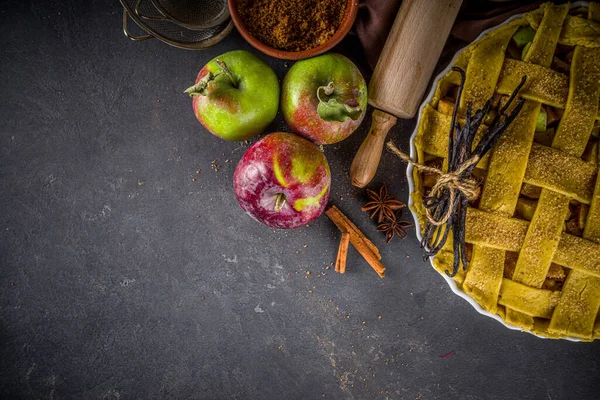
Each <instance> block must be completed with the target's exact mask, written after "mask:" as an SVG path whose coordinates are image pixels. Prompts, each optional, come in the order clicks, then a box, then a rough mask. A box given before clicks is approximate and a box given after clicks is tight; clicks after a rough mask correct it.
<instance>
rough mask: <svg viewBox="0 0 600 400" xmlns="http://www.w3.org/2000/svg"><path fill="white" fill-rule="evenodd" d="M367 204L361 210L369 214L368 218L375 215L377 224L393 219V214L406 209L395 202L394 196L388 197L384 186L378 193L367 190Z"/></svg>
mask: <svg viewBox="0 0 600 400" xmlns="http://www.w3.org/2000/svg"><path fill="white" fill-rule="evenodd" d="M367 196H369V200H370V201H369V202H368V203H366V204H365V205H364V206H363V207H362V208H361V210H363V211H364V212H369V213H370V217H371V218H374V217H375V216H376V215H377V223H381V222H382V221H383V220H384V219H385V218H389V219H393V218H395V216H394V212H395V211H396V210H400V209H401V208H403V207H406V204H404V203H403V202H401V201H399V200H396V196H390V195H388V190H387V187H386V186H385V184H384V185H382V186H381V189H379V193H377V192H375V191H373V190H370V189H367Z"/></svg>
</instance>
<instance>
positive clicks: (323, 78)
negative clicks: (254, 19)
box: [281, 53, 367, 144]
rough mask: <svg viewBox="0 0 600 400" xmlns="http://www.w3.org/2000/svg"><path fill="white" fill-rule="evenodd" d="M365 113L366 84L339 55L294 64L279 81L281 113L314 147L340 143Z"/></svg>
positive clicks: (291, 126)
mask: <svg viewBox="0 0 600 400" xmlns="http://www.w3.org/2000/svg"><path fill="white" fill-rule="evenodd" d="M366 110H367V84H366V82H365V80H364V78H363V77H362V75H361V73H360V71H359V70H358V68H357V67H356V65H354V63H352V61H350V60H349V59H348V58H346V57H344V56H343V55H341V54H335V53H330V54H324V55H321V56H318V57H314V58H309V59H307V60H302V61H298V62H297V63H296V64H294V66H293V67H292V68H290V70H289V72H288V73H287V75H286V76H285V78H284V79H283V85H282V90H281V112H282V113H283V117H284V118H285V121H286V123H287V124H288V125H289V127H290V128H291V129H292V130H293V131H294V132H296V133H298V134H299V135H302V136H304V137H305V138H307V139H309V140H312V141H313V142H314V143H316V144H331V143H336V142H339V141H341V140H344V139H345V138H347V137H348V136H350V134H351V133H352V132H354V131H355V130H356V128H358V126H359V125H360V123H361V122H362V120H363V118H364V116H365V112H366Z"/></svg>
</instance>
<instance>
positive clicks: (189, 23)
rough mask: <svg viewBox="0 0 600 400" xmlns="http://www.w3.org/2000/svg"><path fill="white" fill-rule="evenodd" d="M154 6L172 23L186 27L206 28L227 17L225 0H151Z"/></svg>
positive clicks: (227, 11) (227, 10)
mask: <svg viewBox="0 0 600 400" xmlns="http://www.w3.org/2000/svg"><path fill="white" fill-rule="evenodd" d="M151 1H152V4H154V7H156V9H157V10H158V11H159V12H160V13H161V14H162V15H164V16H165V18H167V19H170V20H172V21H173V22H174V23H176V24H178V25H181V26H183V27H184V28H188V29H193V30H195V29H208V28H213V27H215V26H218V25H220V24H221V23H223V22H224V21H225V20H226V19H227V18H228V17H229V9H228V8H227V0H209V1H199V0H151Z"/></svg>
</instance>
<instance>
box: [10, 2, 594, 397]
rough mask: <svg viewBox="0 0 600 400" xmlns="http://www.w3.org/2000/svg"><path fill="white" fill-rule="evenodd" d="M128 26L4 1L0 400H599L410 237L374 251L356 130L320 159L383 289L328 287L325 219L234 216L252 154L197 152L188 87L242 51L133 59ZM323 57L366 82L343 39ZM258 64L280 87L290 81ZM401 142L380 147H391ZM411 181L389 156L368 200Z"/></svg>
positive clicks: (397, 133) (76, 7)
mask: <svg viewBox="0 0 600 400" xmlns="http://www.w3.org/2000/svg"><path fill="white" fill-rule="evenodd" d="M121 17H122V9H121V6H120V4H119V3H118V2H116V1H114V2H109V1H102V2H100V1H90V2H76V1H17V0H12V1H6V0H5V1H3V2H2V3H0V33H1V35H0V54H1V59H0V74H1V75H0V76H1V79H0V93H1V94H2V102H1V103H0V121H1V127H0V272H1V274H0V287H1V289H0V301H1V308H0V346H1V350H0V398H2V399H13V398H15V399H17V398H23V399H35V398H40V399H71V398H72V399H81V398H83V399H163V398H165V399H167V398H172V399H187V398H190V399H191V398H193V399H321V398H326V399H459V398H460V399H593V398H596V399H597V398H599V393H600V381H599V378H600V374H599V367H598V360H599V359H600V347H599V344H598V343H592V344H590V343H571V342H566V341H553V340H542V339H539V338H537V337H534V336H533V335H530V334H527V333H521V332H515V331H511V330H509V329H507V328H505V327H503V326H502V325H501V324H499V323H498V322H496V321H494V320H492V319H490V318H487V317H484V316H481V315H479V314H478V313H477V312H476V311H475V310H474V309H473V308H472V307H471V306H470V305H469V304H468V303H467V302H466V301H464V300H463V299H461V298H459V297H457V296H455V295H454V294H453V293H452V292H451V290H450V288H449V287H448V286H447V284H446V283H445V282H444V280H443V279H442V277H441V276H439V275H438V274H437V272H435V271H434V270H433V269H432V268H431V267H430V265H429V264H428V263H424V262H423V261H422V259H421V252H420V248H419V245H418V243H417V240H416V238H415V237H414V229H411V230H410V232H409V233H410V236H409V238H407V239H406V240H404V241H396V240H394V241H393V242H392V243H391V244H390V245H388V246H386V245H385V243H384V238H383V236H382V235H381V234H379V233H378V232H376V231H375V226H374V223H373V222H372V221H371V220H369V218H368V216H367V215H366V214H364V213H362V212H361V211H360V206H361V204H362V202H363V201H364V199H365V193H364V191H363V190H359V189H356V188H353V187H352V186H351V185H350V181H349V178H348V173H347V172H348V168H349V165H350V162H351V159H352V157H353V155H354V153H355V151H356V150H357V148H358V146H359V144H360V142H361V140H362V138H363V137H364V135H365V133H366V131H367V129H368V126H369V124H370V120H369V118H367V119H366V120H365V122H364V123H363V126H362V127H361V129H360V131H358V132H357V133H356V134H354V135H353V136H352V137H351V138H350V139H348V140H346V141H344V142H342V143H340V144H338V145H333V146H326V147H325V153H326V156H327V158H328V159H329V162H330V164H331V169H332V174H333V190H332V196H331V202H332V203H333V204H336V205H338V206H339V207H340V208H341V209H342V210H343V211H344V212H346V213H347V214H348V215H349V216H350V217H351V219H353V220H354V221H355V222H356V223H357V225H358V226H359V227H360V228H362V229H363V230H364V232H365V233H366V234H367V235H368V236H369V237H371V238H372V239H373V241H374V242H375V243H376V244H377V245H378V246H379V248H380V249H381V252H382V256H383V262H384V263H385V265H386V266H387V268H388V269H387V276H386V277H385V279H380V278H378V277H377V275H376V274H375V273H374V272H373V271H372V270H371V269H370V268H369V267H368V265H366V264H365V262H364V261H363V260H362V259H361V258H360V257H359V256H358V254H357V253H356V252H355V251H354V250H351V251H350V254H349V262H348V272H347V273H346V274H345V275H343V276H340V275H338V274H336V273H334V272H333V268H331V269H329V266H331V265H333V263H334V260H335V256H336V251H337V246H338V240H339V238H340V235H339V232H338V231H337V229H336V228H335V227H334V226H333V224H332V223H331V222H330V221H329V220H328V219H327V218H326V217H325V216H322V217H321V218H319V219H318V220H317V221H316V222H314V223H312V224H310V226H308V227H303V228H300V229H298V230H295V231H274V230H272V229H268V228H266V227H264V226H262V225H260V224H258V223H257V222H255V221H254V220H252V219H251V218H250V217H248V216H246V215H245V214H244V213H243V212H242V210H241V209H240V208H239V206H238V205H237V203H236V200H235V198H234V195H233V191H232V174H233V171H234V168H235V165H236V163H237V161H238V160H239V159H240V157H241V156H242V154H243V152H244V149H245V148H246V147H247V146H248V145H247V144H243V143H232V142H225V141H222V140H220V139H218V138H216V137H213V136H212V135H210V134H208V133H207V132H206V131H205V130H204V129H203V128H202V127H201V126H200V124H199V123H198V122H197V121H196V119H195V117H194V115H193V113H192V110H191V102H190V99H189V98H188V97H187V96H186V95H184V94H183V93H182V91H183V89H185V88H186V87H187V86H188V85H190V84H191V83H192V82H193V79H194V78H195V76H196V74H197V72H198V70H199V69H200V68H201V67H202V65H203V64H204V63H205V62H207V61H208V60H209V59H211V58H213V57H215V56H217V55H219V54H221V53H223V52H225V51H228V50H232V49H248V50H250V51H254V50H253V49H252V48H250V46H249V45H248V44H246V43H245V42H244V40H243V39H242V38H241V37H240V36H239V34H237V33H236V32H235V31H234V32H233V33H232V34H231V35H230V36H229V37H228V38H227V39H226V40H225V41H224V42H223V43H221V44H219V45H218V46H216V47H214V48H211V49H209V50H205V51H196V52H193V51H185V50H179V49H176V48H173V47H170V46H167V45H165V44H163V43H161V42H159V41H157V40H150V41H146V42H140V43H134V42H132V41H130V40H128V39H126V38H125V37H124V36H123V34H122V31H121ZM337 50H338V51H340V52H342V53H344V54H346V55H348V56H350V57H351V58H352V59H353V60H354V61H355V62H357V63H358V64H359V65H360V66H361V67H362V69H363V71H364V73H365V77H366V78H368V77H369V72H368V71H367V70H366V69H365V65H366V64H365V62H364V59H363V57H362V53H361V50H360V47H359V46H358V42H357V40H355V38H352V37H349V38H347V39H346V40H345V41H344V42H343V43H342V45H340V46H339V47H338V49H337ZM263 58H264V59H266V60H267V61H268V62H269V64H270V65H272V66H273V68H274V69H275V71H276V72H277V74H278V76H279V77H280V78H282V77H283V76H284V74H285V72H286V70H287V69H288V68H289V66H290V65H291V63H290V62H284V61H282V60H275V59H270V58H268V57H266V56H264V57H263ZM413 126H414V121H403V122H401V123H400V124H399V126H397V127H396V128H394V130H393V132H392V133H391V136H392V137H393V138H395V140H396V141H397V142H398V143H400V144H403V145H405V146H406V143H407V140H408V136H409V135H410V133H411V131H412V127H413ZM285 129H286V128H285V125H284V123H283V122H282V118H281V117H280V116H278V117H277V119H276V121H275V123H274V124H273V125H272V127H271V129H270V130H285ZM213 160H214V162H215V163H216V165H217V166H218V171H215V170H213V168H212V167H211V163H212V162H213ZM198 169H199V170H200V173H199V174H198V173H196V171H197V170H198ZM404 170H405V167H404V165H403V164H402V163H401V162H399V161H398V160H396V159H394V158H393V157H392V156H391V155H389V154H385V155H384V157H383V160H382V165H381V168H380V170H379V173H378V175H377V177H376V178H375V180H374V182H373V183H372V184H371V187H373V188H377V187H379V185H380V184H381V183H382V182H387V183H388V185H389V188H390V191H391V192H392V193H395V194H397V195H398V196H399V198H401V199H402V200H406V198H407V195H408V193H407V184H406V179H405V175H404ZM194 179H195V180H196V181H194ZM406 218H409V219H410V216H406ZM309 271H310V274H308V272H309ZM451 352H453V353H452V354H451V355H450V356H449V357H447V358H441V357H440V356H443V355H446V354H448V353H451Z"/></svg>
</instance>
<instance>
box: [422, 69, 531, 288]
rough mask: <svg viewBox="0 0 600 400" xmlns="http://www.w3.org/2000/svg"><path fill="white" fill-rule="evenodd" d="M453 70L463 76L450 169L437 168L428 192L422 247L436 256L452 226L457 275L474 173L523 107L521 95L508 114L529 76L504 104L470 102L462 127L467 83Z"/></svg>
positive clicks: (474, 187) (463, 259)
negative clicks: (474, 106) (483, 129)
mask: <svg viewBox="0 0 600 400" xmlns="http://www.w3.org/2000/svg"><path fill="white" fill-rule="evenodd" d="M452 70H453V71H456V72H458V73H459V74H460V76H461V80H460V86H459V89H458V96H457V99H456V103H455V106H454V110H453V112H452V122H451V125H450V137H449V140H448V171H447V172H441V171H437V173H439V174H440V176H439V178H438V181H437V182H436V184H435V186H434V187H433V188H432V190H431V192H430V193H429V196H428V197H426V198H425V199H424V201H423V204H424V206H425V209H426V212H427V217H428V218H427V223H426V225H425V230H424V232H423V239H422V240H421V247H423V248H424V249H425V258H426V259H427V258H429V257H431V256H435V255H436V254H437V253H438V252H439V251H440V250H441V249H442V247H444V244H445V243H446V240H447V239H448V234H449V232H450V231H451V230H452V237H453V246H454V264H453V268H452V272H449V271H448V270H446V271H445V272H446V274H447V275H448V276H450V277H453V276H455V275H456V273H457V272H458V268H459V267H460V264H461V263H462V266H463V269H465V270H466V269H467V256H466V250H465V223H466V216H467V207H468V203H469V201H472V200H475V199H477V198H478V197H479V187H478V182H477V181H476V180H475V178H474V177H473V176H472V175H471V174H472V172H473V169H474V168H475V166H476V165H477V162H478V161H479V160H481V158H482V157H483V156H484V155H485V154H486V153H487V152H488V151H490V150H491V149H492V148H493V147H494V145H495V144H496V143H497V142H498V140H499V139H500V137H501V136H502V134H503V133H504V132H505V131H506V129H507V128H508V127H509V125H510V124H511V123H512V122H513V121H514V119H515V118H516V117H517V115H518V114H519V112H520V111H521V109H522V108H523V105H524V103H525V100H524V99H522V98H521V99H519V101H518V102H517V104H516V105H515V107H514V108H512V110H511V111H510V113H508V114H507V110H508V109H509V107H510V106H511V104H512V103H513V101H514V100H515V98H516V97H517V94H518V93H519V91H520V90H521V88H522V87H523V85H524V84H525V81H526V79H527V77H526V76H524V77H523V78H522V79H521V83H519V85H518V86H517V87H516V89H515V90H514V91H513V92H512V94H511V95H510V97H509V99H508V100H507V101H506V103H505V104H504V105H503V106H502V107H500V100H498V101H497V102H494V98H493V97H491V98H490V99H489V100H488V101H487V102H486V103H485V105H484V106H483V108H482V109H480V110H477V111H476V112H475V114H472V109H471V108H472V104H471V103H468V104H467V109H466V115H465V124H464V125H463V126H462V127H461V126H460V123H459V122H458V121H457V120H456V114H457V110H458V107H459V104H460V97H461V95H462V91H463V88H464V84H465V72H464V71H463V70H462V69H460V68H458V67H454V68H452ZM490 112H491V115H494V117H493V119H492V121H491V123H490V124H489V126H488V127H487V128H486V132H485V133H484V134H483V137H482V138H481V140H480V141H479V143H478V144H477V146H476V147H475V148H474V149H473V141H474V140H475V135H476V133H477V130H478V129H479V127H480V126H481V124H482V123H483V121H484V119H485V118H486V116H488V114H490ZM415 166H416V167H417V168H419V169H428V168H420V166H419V165H415Z"/></svg>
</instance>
